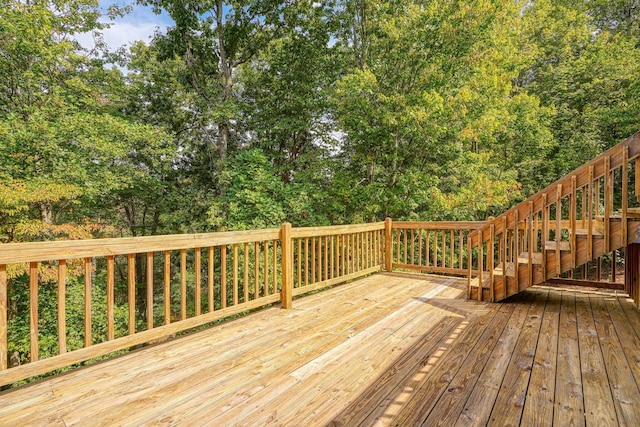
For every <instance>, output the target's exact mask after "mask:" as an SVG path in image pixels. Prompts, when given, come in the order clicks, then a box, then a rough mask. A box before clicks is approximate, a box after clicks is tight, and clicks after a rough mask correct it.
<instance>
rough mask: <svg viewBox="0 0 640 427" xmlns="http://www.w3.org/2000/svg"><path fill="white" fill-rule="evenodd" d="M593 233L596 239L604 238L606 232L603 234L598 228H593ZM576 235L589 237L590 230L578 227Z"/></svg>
mask: <svg viewBox="0 0 640 427" xmlns="http://www.w3.org/2000/svg"><path fill="white" fill-rule="evenodd" d="M591 235H592V236H593V237H594V238H595V239H604V234H602V233H601V232H599V231H598V230H591ZM576 236H578V237H581V236H584V237H587V236H589V230H584V229H582V228H577V229H576Z"/></svg>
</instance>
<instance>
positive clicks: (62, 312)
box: [0, 259, 67, 359]
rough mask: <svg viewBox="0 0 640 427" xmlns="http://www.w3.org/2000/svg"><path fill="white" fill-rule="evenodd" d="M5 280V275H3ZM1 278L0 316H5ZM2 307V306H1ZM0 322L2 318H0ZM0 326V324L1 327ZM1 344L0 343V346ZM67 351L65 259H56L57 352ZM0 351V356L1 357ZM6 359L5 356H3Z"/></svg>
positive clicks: (0, 271) (0, 279) (0, 267)
mask: <svg viewBox="0 0 640 427" xmlns="http://www.w3.org/2000/svg"><path fill="white" fill-rule="evenodd" d="M2 267H4V266H0V276H1V275H2ZM5 280H6V277H5ZM1 282H2V278H1V277H0V316H2V314H3V313H4V315H5V316H6V300H5V305H4V306H3V305H2V302H1V300H2V296H1V294H2V290H1V288H2V283H1ZM5 285H6V284H5ZM5 298H6V296H5ZM3 307H4V308H3ZM0 323H2V320H0ZM1 327H2V326H0V328H1ZM1 346H2V344H0V347H1ZM66 352H67V260H65V259H61V260H59V261H58V354H63V353H66ZM1 353H2V352H1V351H0V358H2V354H1ZM5 359H6V357H5Z"/></svg>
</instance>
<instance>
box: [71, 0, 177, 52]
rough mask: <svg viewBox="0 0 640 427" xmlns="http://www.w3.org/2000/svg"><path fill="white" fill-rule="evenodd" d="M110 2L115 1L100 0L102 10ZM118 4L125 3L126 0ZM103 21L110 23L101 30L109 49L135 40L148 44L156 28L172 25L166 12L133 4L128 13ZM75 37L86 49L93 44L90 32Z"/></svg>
mask: <svg viewBox="0 0 640 427" xmlns="http://www.w3.org/2000/svg"><path fill="white" fill-rule="evenodd" d="M112 3H116V1H114V0H101V2H100V6H101V8H102V10H103V11H106V9H107V7H108V6H109V5H110V4H112ZM120 5H121V6H124V5H126V1H125V3H124V4H120ZM103 22H105V23H108V24H109V25H110V27H109V28H107V29H105V30H103V31H102V35H103V39H104V41H105V43H106V44H107V45H108V46H109V50H111V51H113V50H116V49H118V48H120V47H122V46H125V47H128V46H131V44H133V42H135V41H137V40H142V41H143V42H145V43H147V44H148V43H149V42H150V41H151V38H152V37H153V35H154V33H155V32H156V31H157V30H158V29H159V30H160V31H161V32H163V33H164V32H165V31H166V28H167V26H169V25H173V21H172V20H171V18H170V17H169V16H168V15H167V14H166V13H162V14H160V15H156V14H155V13H153V11H152V10H151V8H149V7H144V6H134V7H133V10H132V11H131V13H130V14H128V15H125V16H124V17H122V18H118V19H116V20H115V21H108V20H107V18H106V17H105V18H104V21H103ZM76 39H77V40H78V41H79V42H80V44H81V45H82V47H84V48H86V49H89V50H91V49H92V48H93V47H94V46H95V40H94V39H93V35H92V34H91V33H83V34H78V35H77V36H76Z"/></svg>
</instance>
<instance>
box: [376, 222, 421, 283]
mask: <svg viewBox="0 0 640 427" xmlns="http://www.w3.org/2000/svg"><path fill="white" fill-rule="evenodd" d="M391 225H392V220H391V218H388V217H387V219H385V220H384V235H385V240H384V253H385V257H384V269H385V270H387V271H391V269H392V265H393V233H392V229H391ZM427 245H429V241H428V240H427Z"/></svg>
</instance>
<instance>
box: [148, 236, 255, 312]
mask: <svg viewBox="0 0 640 427" xmlns="http://www.w3.org/2000/svg"><path fill="white" fill-rule="evenodd" d="M245 244H246V243H245ZM194 256H195V267H194V268H195V270H196V272H195V273H196V274H195V282H196V283H195V290H194V294H195V300H196V301H195V306H196V316H200V314H201V313H202V306H201V304H202V289H201V285H202V283H201V281H202V250H201V249H200V248H195V255H194ZM151 285H152V286H153V276H152V278H151Z"/></svg>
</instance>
